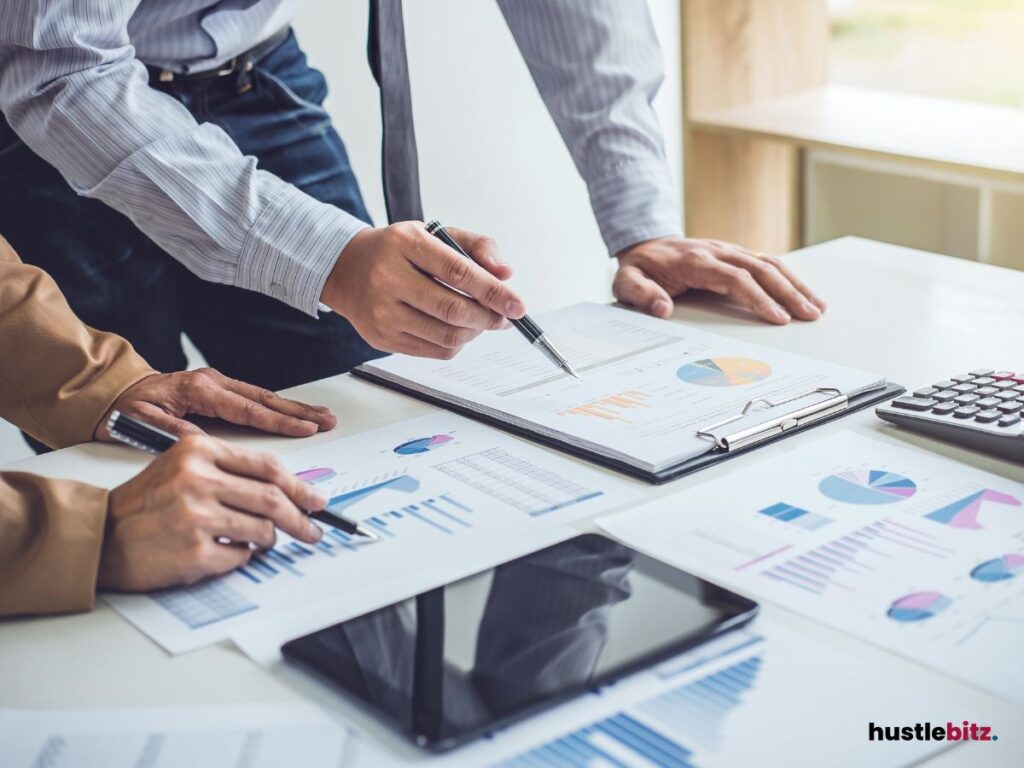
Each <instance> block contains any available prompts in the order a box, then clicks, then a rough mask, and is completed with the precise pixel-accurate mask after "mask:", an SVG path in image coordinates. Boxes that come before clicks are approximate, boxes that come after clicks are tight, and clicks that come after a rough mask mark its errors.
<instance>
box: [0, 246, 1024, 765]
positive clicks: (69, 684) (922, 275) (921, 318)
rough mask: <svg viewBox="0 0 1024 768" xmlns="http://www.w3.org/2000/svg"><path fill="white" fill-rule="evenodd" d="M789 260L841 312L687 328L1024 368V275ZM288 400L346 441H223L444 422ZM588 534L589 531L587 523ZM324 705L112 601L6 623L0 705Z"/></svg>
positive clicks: (98, 457)
mask: <svg viewBox="0 0 1024 768" xmlns="http://www.w3.org/2000/svg"><path fill="white" fill-rule="evenodd" d="M788 260H789V262H790V263H791V264H792V265H793V266H794V267H796V268H797V269H798V271H799V272H800V273H801V274H802V276H803V277H805V278H806V279H807V280H808V282H809V283H810V284H811V285H813V286H814V287H815V288H816V290H818V292H819V293H820V294H821V295H822V296H823V297H824V298H825V299H826V301H828V302H829V309H828V311H827V312H826V314H825V315H824V317H823V318H822V319H821V320H819V321H818V322H816V323H806V324H804V323H794V324H792V325H789V326H786V327H782V328H777V327H771V326H766V325H762V324H759V323H756V322H755V321H753V320H752V319H751V318H750V317H749V316H748V315H746V314H745V313H743V312H741V311H739V310H732V309H730V308H723V306H722V305H721V304H720V303H718V302H716V301H715V300H714V299H713V298H711V297H706V296H695V297H690V298H687V299H686V300H685V301H683V302H682V304H681V305H680V306H677V308H676V312H675V316H674V319H675V321H677V322H683V323H687V324H690V325H693V326H695V327H699V328H703V329H707V330H709V331H714V332H718V333H722V334H725V335H730V336H735V337H737V338H742V339H746V340H749V341H753V342H757V343H760V344H765V345H769V346H775V347H779V348H781V349H786V350H790V351H793V352H798V353H801V354H804V355H809V356H812V357H821V358H825V359H830V360H833V361H835V362H839V363H844V364H847V365H850V366H855V367H859V368H863V369H866V370H871V371H877V372H880V373H884V374H885V375H886V376H888V377H889V378H890V379H891V380H893V381H896V382H899V383H902V384H906V385H908V386H910V387H912V388H913V387H918V386H923V385H925V384H927V383H929V382H932V381H936V380H938V379H942V378H946V377H947V376H948V375H950V374H952V373H956V372H958V371H959V370H960V369H963V370H969V369H972V368H979V367H982V366H992V367H996V368H1000V367H1003V368H1006V367H1009V368H1013V367H1014V366H1016V367H1017V368H1020V367H1021V360H1020V359H1019V354H1020V344H1019V342H1020V333H1021V329H1022V328H1024V302H1022V300H1021V297H1022V296H1024V272H1013V271H1009V270H1005V269H999V268H998V267H991V266H986V265H982V264H977V263H973V262H967V261H962V260H959V259H954V258H950V257H945V256H936V255H934V254H926V253H922V252H919V251H913V250H909V249H906V248H899V247H896V246H890V245H883V244H880V243H874V242H870V241H866V240H859V239H856V238H845V239H842V240H837V241H833V242H831V243H826V244H823V245H818V246H814V247H812V248H807V249H805V250H803V251H798V252H796V253H794V254H791V255H790V256H789V257H788ZM1014 342H1016V344H1014ZM1014 353H1016V355H1015V354H1014ZM1014 357H1016V358H1017V359H1016V360H1015V359H1014ZM954 369H955V370H954ZM289 394H290V395H292V396H294V397H298V398H300V399H302V400H305V401H308V402H315V403H322V404H325V405H328V406H330V407H331V408H332V409H333V410H334V412H335V413H336V414H337V415H338V416H339V422H340V424H339V427H338V429H337V430H335V431H334V432H332V433H328V434H324V435H317V436H315V437H312V438H308V439H306V440H303V441H288V440H285V439H278V438H265V437H256V436H251V435H245V436H239V435H237V434H234V435H229V434H228V433H224V434H225V436H229V437H231V438H232V439H236V440H237V441H238V442H241V443H245V444H249V445H252V446H253V447H258V448H264V449H270V450H274V451H277V452H279V453H285V452H288V451H292V450H296V449H298V448H300V447H303V448H304V447H306V446H308V445H310V444H312V443H313V442H314V441H328V440H333V439H336V438H337V437H340V436H342V435H346V434H354V433H356V432H360V431H363V430H366V429H370V428H373V427H377V426H380V425H382V424H386V423H390V422H394V421H398V420H400V419H404V418H409V417H412V416H417V415H421V414H422V413H425V412H427V411H428V410H430V407H429V406H426V405H423V404H421V403H418V402H415V401H413V400H410V399H407V398H404V397H401V396H399V395H396V394H393V393H391V392H388V391H385V390H382V389H379V388H377V387H375V386H373V385H371V384H368V383H365V382H361V381H358V380H356V379H354V378H352V377H350V376H339V377H335V378H332V379H326V380H324V381H319V382H315V383H313V384H308V385H306V386H303V387H299V388H296V389H295V390H292V391H291V392H289ZM843 429H853V430H855V431H857V432H860V433H862V434H867V435H871V436H874V437H876V438H880V439H887V440H896V441H899V442H902V443H905V444H909V445H912V446H918V447H924V448H927V449H929V450H932V451H934V452H936V453H937V454H940V455H944V456H947V457H949V458H952V459H955V460H957V461H962V462H964V463H966V464H970V465H972V466H975V467H978V468H980V469H985V470H988V471H991V472H996V473H998V474H1001V475H1004V476H1006V477H1009V478H1012V479H1014V480H1019V481H1024V468H1022V467H1021V466H1020V465H1014V464H1010V463H1008V462H1002V461H999V460H996V459H993V458H991V457H986V456H982V455H980V454H977V453H973V452H970V451H965V450H961V449H958V448H955V447H952V446H950V445H945V444H941V443H938V442H935V441H931V440H928V439H925V438H921V437H917V436H914V435H909V434H906V433H902V432H900V431H898V430H896V429H894V428H892V427H889V426H886V425H884V424H883V423H882V422H880V421H879V420H877V419H876V418H875V417H874V416H873V415H872V413H871V412H870V411H869V412H861V413H857V414H854V415H853V416H850V417H848V418H845V419H842V420H840V421H839V422H836V423H834V424H830V425H826V426H823V427H821V430H822V431H825V430H843ZM794 439H797V440H798V439H800V438H799V437H796V438H794ZM779 450H780V446H779V445H774V446H767V447H765V448H763V449H761V450H759V451H756V452H753V453H751V454H748V455H746V456H742V457H739V458H737V459H736V460H734V461H731V462H728V463H726V464H723V465H720V466H718V467H714V468H711V469H708V470H705V471H702V472H699V473H697V474H696V475H694V476H690V477H687V478H683V479H681V480H678V481H676V482H673V483H670V484H668V485H666V486H663V487H660V488H653V487H649V486H645V485H644V486H642V487H643V488H644V489H645V492H646V493H647V494H649V495H651V496H655V495H660V494H666V493H674V492H677V491H679V490H681V489H685V488H687V487H689V486H691V485H693V484H696V483H699V482H703V481H704V480H710V479H712V478H714V477H717V476H718V475H719V474H721V473H723V472H730V473H736V472H741V471H742V469H743V467H744V466H746V465H747V464H749V463H751V462H757V461H761V460H764V459H766V458H770V457H771V456H772V455H774V454H776V453H777V452H778V451H779ZM144 463H145V458H144V457H142V456H140V455H137V454H134V453H130V452H127V451H124V450H123V449H118V448H115V447H112V446H105V445H86V446H80V447H77V448H71V449H68V450H64V451H59V452H56V453H53V454H49V455H47V456H42V457H37V458H33V459H28V460H25V461H22V462H18V463H16V464H12V465H8V466H7V467H5V469H20V470H27V471H32V472H36V473H40V474H44V475H50V476H54V477H71V478H76V479H84V480H88V481H90V482H93V483H98V484H108V485H111V486H113V485H116V484H119V483H121V482H123V481H124V480H125V479H127V478H128V477H130V476H131V475H133V474H135V473H136V472H138V471H139V470H140V469H141V468H142V467H143V465H144ZM631 482H632V481H631ZM637 485H638V486H641V485H642V484H640V483H637ZM581 527H583V528H585V529H586V528H589V524H587V523H584V524H582V526H581ZM765 613H766V614H769V615H771V616H773V617H774V618H776V619H777V620H778V621H780V622H782V623H785V624H788V625H789V626H790V627H792V628H795V629H797V630H798V631H801V632H804V633H806V634H808V635H809V636H811V637H814V638H816V639H818V640H819V641H820V642H822V643H825V644H828V645H829V646H830V647H841V648H845V649H846V650H848V651H849V652H852V653H855V654H856V655H857V657H858V659H859V660H861V661H862V662H863V664H864V665H865V666H864V668H865V669H870V670H871V671H872V673H873V674H884V670H885V668H886V667H887V666H890V667H891V666H892V665H899V666H901V667H903V668H904V669H905V671H906V672H907V673H908V674H909V676H910V677H909V679H910V680H911V681H912V682H913V684H915V685H920V686H921V687H922V688H923V689H924V690H926V691H928V690H932V691H935V692H936V694H937V693H938V692H940V691H942V692H944V693H945V694H947V695H950V696H952V697H953V699H954V700H956V701H957V702H959V703H960V704H961V705H962V706H961V712H960V713H959V714H956V713H951V714H950V717H951V718H952V719H955V718H956V717H968V718H970V719H974V720H976V721H978V722H986V718H987V721H988V722H993V723H995V724H999V723H1003V724H1005V726H1006V727H1004V728H1003V729H1002V731H1004V732H1008V733H1007V735H1010V733H1012V732H1013V731H1015V730H1016V731H1017V732H1018V733H1019V729H1020V726H1021V725H1024V708H1020V707H1015V706H1014V705H1011V704H1009V703H1006V702H1003V701H1001V700H1000V699H998V698H997V697H994V696H992V695H989V694H987V693H984V692H982V691H979V690H976V689H974V688H972V687H970V686H967V685H965V684H963V683H960V682H958V681H955V680H952V679H947V678H944V677H942V676H940V675H938V674H936V673H933V672H931V671H929V670H927V669H925V668H923V667H918V666H916V665H914V664H911V663H909V662H904V661H901V660H899V659H897V658H895V657H894V656H892V655H890V654H887V653H885V652H883V651H881V650H879V649H877V648H874V647H873V646H870V645H867V644H866V643H864V642H862V641H859V640H856V639H854V638H851V637H847V636H845V635H843V634H841V633H838V632H836V631H834V630H831V629H828V628H825V627H823V626H820V625H818V624H815V623H813V622H810V621H808V620H806V619H803V618H801V617H799V616H796V615H794V614H791V613H789V612H787V611H784V610H781V609H777V608H774V607H773V606H767V607H766V608H765ZM310 696H311V697H313V698H316V699H317V700H318V702H319V703H321V704H322V705H324V706H327V707H329V708H334V707H336V704H335V703H334V702H333V701H331V700H330V699H325V698H324V697H323V695H322V694H320V693H317V692H314V691H313V689H312V688H305V687H304V686H303V684H302V681H301V680H299V679H297V678H296V677H295V676H294V675H289V674H287V673H286V672H284V671H282V670H268V669H263V668H260V667H258V666H256V665H255V664H253V663H252V662H250V661H249V660H248V659H247V658H246V657H244V656H243V655H242V654H241V653H239V652H238V651H237V650H236V649H234V648H233V647H232V646H229V645H221V646H215V647H212V648H207V649H204V650H202V651H198V652H196V653H192V654H188V655H185V656H180V657H177V658H172V657H170V656H167V655H166V654H165V653H164V652H163V651H162V650H160V649H159V648H158V647H157V646H156V645H155V644H153V643H152V642H150V641H149V640H148V639H147V638H146V637H145V636H143V635H142V634H141V633H139V632H138V631H136V630H135V629H133V628H132V627H131V626H130V625H128V624H127V623H126V622H125V621H123V620H122V619H121V618H119V617H118V616H117V614H115V613H114V612H113V611H112V610H111V609H109V608H108V607H106V606H105V605H102V604H101V605H100V606H99V607H98V608H97V609H96V610H95V611H94V612H92V613H91V614H82V615H77V616H65V617H55V618H45V619H30V620H17V621H8V622H0V707H97V706H109V707H116V706H135V705H138V706H142V705H180V704H217V703H237V702H266V701H282V700H291V699H295V698H297V697H310ZM359 724H361V725H365V723H362V722H360V723H359ZM1014 726H1016V727H1015V728H1014ZM997 732H999V731H998V729H997ZM1014 735H1015V736H1016V735H1017V734H1014ZM1007 741H1009V739H1007V740H1005V741H1002V742H1000V745H999V750H998V753H999V754H998V760H994V759H993V751H992V750H991V747H990V745H984V744H972V745H964V746H958V747H956V748H954V749H951V750H948V751H947V752H945V753H942V754H941V755H939V756H938V757H937V758H935V759H934V760H932V761H931V762H930V765H933V766H954V765H969V764H970V762H971V761H974V760H977V758H978V757H980V756H981V755H983V754H984V758H983V759H984V760H985V764H986V765H996V764H1005V765H1024V746H1022V745H1021V744H1020V738H1019V737H1018V738H1014V739H1013V741H1014V742H1016V745H1014V746H1011V743H1007ZM986 750H987V751H986ZM1004 760H1005V761H1006V762H1003V761H1004Z"/></svg>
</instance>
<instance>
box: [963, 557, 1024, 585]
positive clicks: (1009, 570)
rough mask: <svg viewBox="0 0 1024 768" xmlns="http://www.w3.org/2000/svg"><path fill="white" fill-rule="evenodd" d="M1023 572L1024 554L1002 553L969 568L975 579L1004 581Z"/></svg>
mask: <svg viewBox="0 0 1024 768" xmlns="http://www.w3.org/2000/svg"><path fill="white" fill-rule="evenodd" d="M1022 573H1024V555H1003V556H1002V557H997V558H995V559H994V560H986V561H985V562H984V563H981V564H980V565H976V566H974V568H972V569H971V578H972V579H974V580H975V581H1006V580H1007V579H1012V578H1013V577H1014V576H1017V575H1019V574H1022Z"/></svg>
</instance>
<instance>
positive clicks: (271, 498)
mask: <svg viewBox="0 0 1024 768" xmlns="http://www.w3.org/2000/svg"><path fill="white" fill-rule="evenodd" d="M327 503H328V500H327V499H326V498H324V497H323V496H321V495H320V494H319V493H317V492H316V491H314V490H313V489H312V488H311V487H310V486H309V485H307V484H306V483H304V482H302V481H301V480H299V479H298V478H297V477H295V476H294V475H292V474H290V473H289V472H287V471H286V470H285V469H284V467H283V466H282V465H281V463H280V462H279V461H278V460H277V459H276V458H275V457H274V456H272V455H270V454H267V453H257V452H255V451H250V450H247V449H244V448H240V447H237V446H233V445H231V444H229V443H225V442H223V441H221V440H216V439H214V438H211V437H206V436H205V435H187V436H185V437H184V438H182V440H181V441H180V442H179V443H178V444H177V445H175V446H174V447H173V448H171V450H169V451H167V452H166V453H164V454H161V455H160V456H158V457H157V458H156V459H155V460H154V461H153V462H152V463H151V464H150V465H149V466H148V467H147V468H146V469H144V470H143V471H142V472H141V473H139V474H138V475H136V476H135V477H134V478H132V479H131V480H129V481H128V482H127V483H125V484H124V485H122V486H120V487H118V488H115V489H114V490H113V491H111V493H110V501H109V506H108V511H107V526H106V533H105V535H104V539H103V550H102V553H101V555H100V568H99V579H98V585H99V586H100V587H101V588H105V589H116V590H120V591H126V592H139V591H147V590H152V589H161V588H163V587H169V586H174V585H177V584H191V583H193V582H196V581H198V580H199V579H202V578H205V577H207V576H214V575H216V574H220V573H226V572H228V571H230V570H232V569H234V568H237V567H238V566H240V565H245V563H247V562H248V561H249V557H250V555H251V552H252V549H251V546H250V545H253V546H255V547H258V548H263V549H265V548H269V547H272V546H273V545H274V542H275V540H276V534H275V529H276V528H280V529H281V530H282V531H285V532H286V533H288V534H290V535H292V536H294V537H295V538H297V539H299V540H300V541H304V542H307V543H315V542H317V541H319V540H320V538H321V536H322V535H323V532H322V531H321V530H320V528H319V527H318V526H317V525H315V524H314V523H313V522H312V521H311V520H310V519H309V518H308V517H307V516H306V514H305V513H304V512H303V511H302V510H311V509H312V510H316V509H323V507H324V505H325V504H327ZM225 540H227V543H225Z"/></svg>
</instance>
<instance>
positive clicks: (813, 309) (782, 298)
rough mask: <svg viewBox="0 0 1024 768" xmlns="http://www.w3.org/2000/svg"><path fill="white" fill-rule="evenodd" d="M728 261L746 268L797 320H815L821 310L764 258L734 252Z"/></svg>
mask: <svg viewBox="0 0 1024 768" xmlns="http://www.w3.org/2000/svg"><path fill="white" fill-rule="evenodd" d="M729 262H730V263H731V264H732V265H733V266H736V267H739V268H741V269H744V270H746V271H747V272H749V273H750V275H751V277H753V278H754V280H756V281H757V284H758V285H759V286H760V287H761V288H762V289H763V290H764V291H765V292H766V293H767V294H768V295H769V296H771V297H772V298H773V299H774V300H775V301H776V302H777V303H778V304H780V305H781V306H782V307H783V308H784V309H785V310H786V311H788V312H789V314H790V315H792V316H793V317H795V318H797V319H799V320H817V319H818V318H819V317H821V310H820V309H818V307H817V306H816V305H814V304H812V303H811V301H810V299H809V298H807V296H805V295H804V294H803V293H802V292H801V291H800V290H799V289H798V288H797V287H796V286H795V285H794V284H793V283H792V282H791V281H790V280H789V279H788V278H787V277H786V276H785V275H784V274H783V273H782V272H781V271H780V270H779V269H778V268H777V267H776V266H775V265H774V264H773V263H771V262H770V261H769V260H768V259H766V258H759V257H756V256H749V255H746V254H736V255H734V256H732V257H730V259H729Z"/></svg>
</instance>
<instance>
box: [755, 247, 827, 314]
mask: <svg viewBox="0 0 1024 768" xmlns="http://www.w3.org/2000/svg"><path fill="white" fill-rule="evenodd" d="M761 258H762V259H764V260H765V261H767V262H768V263H769V264H771V265H772V266H773V267H775V268H776V269H777V270H779V272H781V273H782V276H783V277H785V278H786V279H787V280H788V281H789V282H790V283H792V284H793V285H794V286H795V287H796V289H797V290H798V291H800V293H802V294H803V295H804V296H805V297H807V298H808V299H809V300H810V301H811V303H812V304H814V306H815V307H817V308H818V312H819V313H821V312H824V311H825V308H826V307H827V306H828V305H827V304H826V303H825V301H824V300H823V299H821V298H819V297H818V295H817V294H816V293H815V292H814V291H812V290H811V288H810V287H809V286H808V285H807V283H805V282H804V281H803V280H801V279H800V278H799V276H798V275H797V274H796V272H794V271H793V270H792V269H791V268H790V267H789V265H788V264H786V262H785V261H783V260H782V259H780V258H778V257H777V256H762V257H761Z"/></svg>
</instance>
